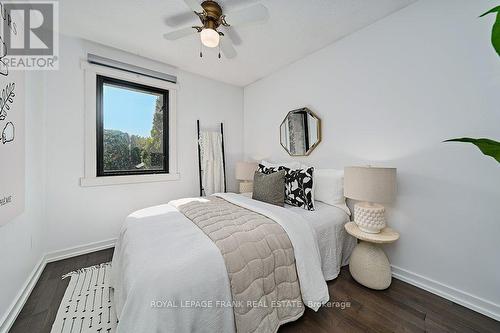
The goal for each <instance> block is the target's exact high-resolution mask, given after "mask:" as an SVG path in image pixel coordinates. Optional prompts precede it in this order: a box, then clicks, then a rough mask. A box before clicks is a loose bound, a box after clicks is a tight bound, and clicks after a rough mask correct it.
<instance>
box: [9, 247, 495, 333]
mask: <svg viewBox="0 0 500 333" xmlns="http://www.w3.org/2000/svg"><path fill="white" fill-rule="evenodd" d="M112 255H113V249H109V250H103V251H99V252H93V253H90V254H86V255H82V256H78V257H74V258H70V259H65V260H61V261H58V262H53V263H50V264H48V265H47V267H45V270H44V271H43V273H42V275H41V277H40V280H39V281H38V283H37V284H36V286H35V288H34V289H33V292H32V293H31V295H30V297H29V299H28V301H27V302H26V304H25V306H24V308H23V309H22V311H21V313H20V314H19V316H18V318H17V320H16V322H15V323H14V325H13V327H12V329H11V330H10V332H11V333H38V332H40V333H42V332H47V333H49V332H50V329H51V326H52V322H53V321H54V319H55V316H56V313H57V310H58V308H59V303H60V302H61V299H62V297H63V295H64V291H65V290H66V287H67V285H68V283H69V279H65V280H62V279H61V276H62V275H64V274H66V273H68V272H70V271H73V270H76V269H78V268H83V267H87V266H92V265H96V264H100V263H103V262H107V261H110V260H111V257H112ZM328 287H329V290H330V298H331V299H332V301H334V302H338V303H330V304H331V306H330V307H323V308H321V309H320V310H319V311H318V312H316V313H315V312H313V311H311V310H309V309H307V310H306V312H305V314H304V315H303V316H302V317H301V318H300V319H299V320H297V321H295V322H292V323H289V324H286V325H284V326H282V328H281V329H280V332H500V322H498V321H495V320H493V319H490V318H488V317H485V316H483V315H481V314H479V313H477V312H474V311H472V310H469V309H467V308H464V307H463V306H460V305H458V304H455V303H453V302H451V301H448V300H446V299H444V298H441V297H439V296H436V295H434V294H431V293H429V292H426V291H424V290H422V289H419V288H416V287H414V286H412V285H409V284H407V283H405V282H402V281H399V280H393V283H392V285H391V286H390V287H389V288H388V289H387V290H384V291H373V290H370V289H368V288H365V287H363V286H361V285H359V284H358V283H357V282H356V281H354V280H353V278H352V277H351V275H350V274H349V269H348V268H347V267H344V268H343V269H342V272H341V274H340V276H339V277H338V278H337V279H335V280H334V281H331V282H329V283H328ZM134 333H141V332H134Z"/></svg>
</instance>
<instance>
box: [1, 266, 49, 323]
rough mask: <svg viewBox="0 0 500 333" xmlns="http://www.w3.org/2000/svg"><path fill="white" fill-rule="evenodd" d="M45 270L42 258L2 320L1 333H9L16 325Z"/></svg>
mask: <svg viewBox="0 0 500 333" xmlns="http://www.w3.org/2000/svg"><path fill="white" fill-rule="evenodd" d="M44 268H45V260H44V258H43V256H42V258H40V260H39V261H38V263H37V264H36V265H35V268H33V271H31V273H30V275H29V276H28V279H27V280H26V282H25V283H24V285H23V287H22V288H21V290H20V291H19V292H18V293H17V295H16V298H15V300H14V302H13V303H12V305H11V306H10V307H9V308H8V309H7V312H6V313H5V315H4V316H3V317H2V318H1V319H0V332H1V333H7V332H8V331H9V330H10V328H11V327H12V324H14V321H15V320H16V318H17V316H18V315H19V313H20V312H21V310H22V308H23V306H24V303H26V301H27V300H28V297H29V295H30V294H31V291H32V290H33V288H34V287H35V285H36V283H37V281H38V279H39V278H40V275H41V274H42V272H43V269H44Z"/></svg>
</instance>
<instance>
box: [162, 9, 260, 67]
mask: <svg viewBox="0 0 500 333" xmlns="http://www.w3.org/2000/svg"><path fill="white" fill-rule="evenodd" d="M184 2H185V3H186V5H188V6H189V8H190V9H191V10H192V11H193V12H194V14H196V16H198V18H199V19H200V21H201V25H199V26H192V27H187V28H183V29H179V30H175V31H172V32H169V33H166V34H164V35H163V37H164V38H165V39H167V40H177V39H180V38H183V37H187V36H190V35H193V34H195V33H199V34H200V40H201V43H202V44H203V45H204V46H206V47H211V48H213V47H217V46H219V50H222V53H224V55H225V56H226V57H227V58H234V57H235V56H236V50H235V49H234V46H233V43H232V41H231V39H230V38H229V37H228V36H226V35H225V34H224V33H223V32H222V31H220V30H218V29H220V28H221V27H225V28H226V29H227V28H230V27H234V26H242V25H245V24H249V23H253V22H263V21H265V20H267V19H268V18H269V12H268V10H267V8H266V7H264V6H263V5H261V4H258V5H254V6H251V7H248V8H245V9H242V10H238V11H234V12H229V13H227V14H226V13H225V12H224V11H223V9H222V8H221V6H220V5H219V4H218V3H217V2H216V1H212V0H206V1H203V2H202V3H201V4H200V3H199V2H198V1H197V0H184ZM226 32H227V30H226ZM202 56H203V54H202V52H201V51H200V57H202ZM219 58H220V52H219Z"/></svg>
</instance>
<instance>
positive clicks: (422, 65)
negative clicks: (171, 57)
mask: <svg viewBox="0 0 500 333" xmlns="http://www.w3.org/2000/svg"><path fill="white" fill-rule="evenodd" d="M492 6H493V5H492V4H491V2H490V1H486V0H481V1H466V0H461V1H452V0H447V1H443V0H442V1H432V0H420V1H418V2H416V3H415V4H413V5H411V6H409V7H407V8H405V9H403V10H401V11H398V12H396V13H395V14H393V15H391V16H389V17H387V18H385V19H383V20H381V21H379V22H377V23H375V24H373V25H371V26H369V27H367V28H365V29H363V30H361V31H359V32H357V33H355V34H353V35H350V36H348V37H346V38H344V39H342V40H340V41H338V42H337V43H334V44H333V45H330V46H329V47H327V48H325V49H323V50H321V51H319V52H317V53H315V54H312V55H310V56H308V57H306V58H304V59H302V60H300V61H298V62H296V63H294V64H292V65H290V66H288V67H286V68H284V69H283V70H281V71H279V72H277V73H275V74H273V75H271V76H269V77H267V78H265V79H263V80H261V81H258V82H256V83H254V84H252V85H250V86H248V87H246V88H245V90H244V124H245V138H244V149H245V155H246V157H247V158H264V157H265V158H270V159H274V160H282V159H287V158H288V155H287V154H286V152H285V151H284V150H283V149H282V148H281V146H280V144H279V142H278V134H279V125H280V123H281V121H282V119H283V117H284V116H285V115H286V113H287V112H288V111H289V110H292V109H294V108H298V107H302V106H308V107H310V108H311V109H312V110H313V111H314V112H316V113H317V114H318V116H319V117H320V118H321V119H322V121H323V122H322V125H323V126H322V127H323V141H322V143H320V145H319V146H318V148H317V149H316V150H315V151H314V152H313V153H312V154H311V155H310V156H309V157H306V158H299V160H301V161H302V162H304V163H309V164H312V165H316V166H318V167H323V168H325V167H333V168H343V167H344V166H346V165H352V164H354V165H365V164H372V165H381V166H394V167H397V168H398V183H399V184H398V185H399V195H398V199H397V202H396V203H395V204H394V205H393V207H391V209H390V213H389V224H390V225H391V226H392V227H394V228H396V229H397V230H398V231H399V232H400V233H401V239H400V240H399V241H398V242H397V243H395V244H393V245H391V246H387V247H386V249H387V251H388V255H389V257H390V260H391V262H392V264H393V265H394V266H396V268H401V269H404V270H407V271H408V272H406V271H403V270H401V269H396V271H397V272H398V273H399V274H402V275H404V276H405V277H407V278H412V279H414V280H415V281H416V282H418V281H420V282H421V283H426V284H427V287H429V286H430V287H433V288H437V289H439V290H435V291H437V292H440V293H441V294H443V295H444V294H448V296H452V297H453V296H454V297H459V298H461V301H462V303H463V304H466V303H467V302H470V303H473V304H472V306H474V305H476V306H480V307H483V310H485V311H483V312H485V313H486V312H488V311H490V312H496V315H497V319H500V285H499V281H500V265H498V253H500V242H498V235H500V205H499V203H500V186H499V185H500V168H499V167H500V165H499V164H498V163H497V162H496V161H494V160H493V159H491V158H489V157H488V158H487V157H484V156H483V155H482V154H481V153H480V152H479V151H478V150H477V149H475V148H474V147H473V146H470V145H465V144H453V143H446V144H444V143H441V141H442V140H444V139H447V138H454V137H462V136H471V137H489V138H493V139H496V140H499V139H500V128H499V124H500V112H499V108H498V96H499V91H500V59H499V58H498V56H497V55H496V54H495V52H494V50H493V48H492V47H491V44H490V33H491V26H492V24H493V20H494V16H493V15H491V17H487V18H482V19H478V16H479V15H480V14H482V13H483V12H485V11H486V10H488V9H490V7H492ZM412 273H414V274H412ZM432 280H434V281H432ZM415 281H414V282H415ZM448 287H450V288H451V289H449V288H448ZM453 288H456V289H458V290H454V289H453ZM467 293H468V294H470V295H468V294H467ZM469 305H470V304H469ZM476 309H477V308H476ZM490 315H491V313H490Z"/></svg>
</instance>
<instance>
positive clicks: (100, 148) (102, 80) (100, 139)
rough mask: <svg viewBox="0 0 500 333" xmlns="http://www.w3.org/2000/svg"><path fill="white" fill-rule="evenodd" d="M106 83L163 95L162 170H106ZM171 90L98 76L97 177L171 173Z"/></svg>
mask: <svg viewBox="0 0 500 333" xmlns="http://www.w3.org/2000/svg"><path fill="white" fill-rule="evenodd" d="M105 84H111V85H115V86H118V87H124V88H125V89H126V88H131V89H136V90H142V91H145V92H151V93H155V94H159V95H162V96H163V169H161V170H144V169H138V170H123V171H105V170H104V161H103V153H104V122H103V120H104V118H103V112H104V110H103V89H104V85H105ZM168 102H169V91H168V90H167V89H161V88H157V87H152V86H148V85H144V84H140V83H136V82H130V81H126V80H121V79H116V78H112V77H108V76H103V75H97V76H96V140H97V141H96V146H97V147H96V148H97V149H96V155H97V156H96V157H97V173H96V175H97V177H108V176H131V175H153V174H166V173H169V146H170V145H169V133H170V130H169V103H168Z"/></svg>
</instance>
